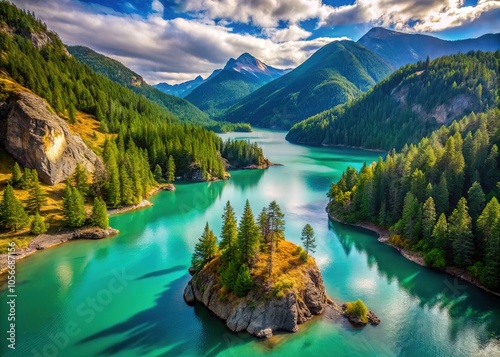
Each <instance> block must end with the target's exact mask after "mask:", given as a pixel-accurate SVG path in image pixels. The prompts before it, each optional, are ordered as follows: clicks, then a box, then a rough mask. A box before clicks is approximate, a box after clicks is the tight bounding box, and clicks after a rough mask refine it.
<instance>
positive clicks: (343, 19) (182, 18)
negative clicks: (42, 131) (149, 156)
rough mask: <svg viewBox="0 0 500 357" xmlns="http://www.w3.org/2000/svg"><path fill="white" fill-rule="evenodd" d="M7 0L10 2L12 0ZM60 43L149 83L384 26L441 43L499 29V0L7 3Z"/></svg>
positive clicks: (277, 60) (286, 55)
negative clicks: (53, 33)
mask: <svg viewBox="0 0 500 357" xmlns="http://www.w3.org/2000/svg"><path fill="white" fill-rule="evenodd" d="M11 1H12V0H11ZM13 2H14V3H15V4H16V5H18V6H19V7H22V8H25V9H28V10H30V11H34V12H35V14H36V15H37V16H38V17H39V18H40V19H41V20H43V21H44V22H46V23H47V24H48V26H49V28H50V29H52V30H54V31H56V32H57V33H59V35H60V36H61V38H62V40H63V41H64V42H65V43H66V44H70V45H75V44H80V45H85V46H88V47H91V48H92V49H94V50H96V51H98V52H101V53H103V54H105V55H107V56H110V57H112V58H115V59H117V60H119V61H120V62H122V63H124V64H125V65H126V66H127V67H130V68H131V69H133V70H134V71H136V72H137V73H139V74H141V75H142V76H143V77H144V78H145V79H146V81H148V82H149V83H152V84H154V83H157V82H160V81H167V82H169V83H178V82H182V81H185V80H189V79H192V78H194V77H196V76H197V75H198V74H201V75H202V76H203V77H206V76H208V75H209V74H210V73H211V72H212V71H213V70H214V69H216V68H220V67H223V66H224V64H225V63H226V62H227V60H228V59H229V58H231V57H235V58H236V57H238V56H239V55H240V54H241V53H243V52H249V53H251V54H253V55H254V56H256V57H257V58H259V59H261V60H262V61H264V62H265V63H267V64H269V65H272V66H275V67H278V68H288V67H294V66H296V65H298V64H300V63H301V62H303V61H304V60H305V59H307V58H308V57H309V56H310V55H311V54H312V53H313V52H314V51H316V50H317V49H318V48H319V47H321V46H323V45H325V44H327V43H329V42H331V41H334V40H337V39H346V38H347V39H352V40H357V39H359V38H360V37H361V36H362V35H363V34H364V33H366V32H367V31H368V30H369V29H370V28H371V27H374V26H383V27H386V28H390V29H395V30H398V31H402V32H408V33H415V32H418V33H425V34H431V35H433V36H436V37H440V38H443V39H461V38H470V37H478V36H481V35H483V34H485V33H498V32H500V21H498V19H500V0H444V1H443V0H442V1H436V0H415V1H409V0H323V1H321V0H240V1H237V0H153V1H151V0H116V1H115V0H13Z"/></svg>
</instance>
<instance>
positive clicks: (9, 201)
mask: <svg viewBox="0 0 500 357" xmlns="http://www.w3.org/2000/svg"><path fill="white" fill-rule="evenodd" d="M0 218H1V223H0V224H1V225H2V226H3V228H5V229H7V230H14V232H17V230H18V229H21V228H24V227H26V225H27V224H28V214H27V213H26V211H25V210H24V207H23V205H22V204H21V202H19V200H18V199H17V198H16V196H15V194H14V189H13V188H12V186H11V185H10V184H7V187H6V188H5V191H4V192H3V199H2V201H1V202H0Z"/></svg>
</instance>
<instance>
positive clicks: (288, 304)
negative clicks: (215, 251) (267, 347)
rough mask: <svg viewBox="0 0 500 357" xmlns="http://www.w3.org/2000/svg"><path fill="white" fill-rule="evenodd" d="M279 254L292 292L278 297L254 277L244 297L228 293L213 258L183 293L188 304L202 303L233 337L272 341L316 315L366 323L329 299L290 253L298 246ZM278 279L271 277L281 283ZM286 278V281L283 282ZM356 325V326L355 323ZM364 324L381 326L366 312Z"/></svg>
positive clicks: (315, 273) (319, 280)
mask: <svg viewBox="0 0 500 357" xmlns="http://www.w3.org/2000/svg"><path fill="white" fill-rule="evenodd" d="M281 245H282V246H281V248H280V249H282V251H284V250H287V251H289V252H290V253H288V254H289V255H288V257H287V258H286V259H287V260H288V259H289V261H290V262H291V264H290V265H289V266H288V268H287V269H286V270H285V271H282V274H286V275H287V276H288V277H290V276H293V279H294V280H293V281H294V282H293V283H291V285H290V288H288V289H286V290H284V291H281V290H280V292H279V293H277V291H276V290H275V286H274V284H273V283H272V282H270V281H269V280H268V278H266V277H264V276H261V275H256V276H254V277H253V279H254V287H253V288H252V289H251V290H250V291H249V292H248V294H247V295H245V296H243V297H238V296H236V295H235V294H233V293H231V292H229V291H228V290H227V289H226V288H225V287H223V286H222V283H221V282H220V279H219V268H220V265H221V261H220V257H216V258H214V259H213V260H212V261H210V262H209V263H207V264H206V265H205V267H204V268H203V269H202V270H201V271H199V272H196V273H194V271H191V270H190V273H194V275H193V278H192V279H191V280H190V281H189V282H188V284H187V286H186V288H185V289H184V300H185V301H186V303H187V304H189V305H193V304H195V303H201V304H202V305H204V306H205V307H206V308H208V309H209V310H210V311H211V312H212V313H213V314H215V315H216V316H217V317H218V318H220V319H221V320H223V321H224V322H225V323H226V326H227V327H228V328H229V329H230V330H231V331H233V332H243V331H246V332H248V333H249V334H251V335H253V336H255V337H258V338H270V337H272V336H273V335H274V334H275V333H276V332H279V331H284V332H296V331H298V329H299V327H298V325H300V324H303V323H305V322H307V321H309V320H311V319H312V318H313V317H314V316H318V315H323V314H325V315H326V317H328V318H332V319H333V318H337V317H339V316H340V317H344V318H346V319H348V320H349V321H351V323H352V324H353V325H354V326H357V327H359V326H363V325H365V324H366V323H364V322H362V321H360V319H359V318H358V319H357V318H356V317H355V316H350V315H349V314H347V312H346V311H344V310H343V309H342V308H341V305H339V304H338V303H336V302H335V301H333V300H332V299H330V298H329V297H328V296H327V294H326V291H325V287H324V284H323V277H322V276H321V272H320V271H319V269H318V267H317V265H316V263H315V261H314V259H313V258H311V257H310V258H309V260H308V262H307V263H305V262H301V261H300V258H299V257H298V256H294V255H293V253H292V252H294V251H296V248H297V246H295V245H294V244H293V243H290V242H287V241H284V242H282V243H281ZM280 279H282V277H274V278H273V281H275V282H276V281H280ZM287 279H290V278H287ZM358 320H359V321H358ZM368 322H369V323H371V324H379V323H380V320H379V319H378V318H377V317H376V316H375V314H374V313H373V312H372V311H370V312H369V314H368Z"/></svg>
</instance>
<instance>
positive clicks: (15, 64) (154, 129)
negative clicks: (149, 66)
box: [0, 2, 223, 178]
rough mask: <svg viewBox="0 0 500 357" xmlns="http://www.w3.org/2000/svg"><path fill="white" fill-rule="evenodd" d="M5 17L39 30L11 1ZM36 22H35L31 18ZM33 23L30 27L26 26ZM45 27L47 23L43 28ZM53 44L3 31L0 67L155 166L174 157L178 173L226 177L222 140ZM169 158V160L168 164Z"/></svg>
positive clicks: (0, 10)
mask: <svg viewBox="0 0 500 357" xmlns="http://www.w3.org/2000/svg"><path fill="white" fill-rule="evenodd" d="M0 18H1V19H3V20H4V21H6V22H7V23H8V24H9V26H11V27H12V28H14V29H18V32H20V33H23V31H31V29H33V30H35V31H36V30H37V27H35V26H34V25H32V24H31V23H36V22H34V20H33V19H32V16H31V15H28V14H26V13H24V12H23V11H21V10H18V9H17V8H16V7H14V6H13V5H11V4H9V3H7V2H1V3H0ZM26 18H30V19H31V20H26ZM26 21H29V23H30V24H31V25H30V27H29V28H24V27H23V26H24V23H25V22H26ZM39 26H40V27H41V25H39ZM49 35H50V36H51V42H52V43H51V44H50V45H47V46H44V47H43V48H42V49H41V50H38V49H36V48H35V47H34V46H33V44H32V43H31V41H30V40H29V39H27V38H26V37H24V36H21V35H17V34H16V35H14V36H10V35H9V34H8V33H6V32H0V48H1V49H2V53H3V55H2V56H1V57H0V68H3V69H5V70H7V72H8V73H9V74H10V75H11V76H12V78H13V79H14V80H16V81H17V82H18V83H20V84H21V85H24V86H26V87H28V88H30V89H31V90H33V91H34V92H35V93H37V94H39V95H41V96H42V97H43V98H45V99H46V100H47V101H48V102H49V103H50V104H51V105H52V107H53V108H54V110H55V111H56V112H57V113H59V114H62V115H66V116H68V117H69V120H70V121H71V120H75V118H74V117H73V118H72V116H74V113H75V109H78V110H81V111H84V112H86V113H90V114H93V115H95V116H96V118H97V120H99V121H100V122H101V130H102V131H104V132H111V133H119V135H120V136H124V141H126V142H128V141H129V138H133V140H134V141H135V143H136V144H137V145H138V146H139V147H141V148H145V149H147V150H148V154H149V160H150V163H151V165H156V164H159V165H165V164H166V159H165V158H168V156H169V155H172V156H173V157H174V159H175V160H176V164H177V168H178V171H179V173H180V174H181V175H185V176H186V178H189V177H190V175H191V172H192V170H193V167H195V168H196V169H201V170H204V171H206V172H207V174H208V175H209V176H215V177H221V178H222V177H223V163H222V159H221V157H220V155H219V153H218V150H217V147H218V145H220V139H219V138H218V137H217V136H216V135H215V134H213V133H211V132H208V131H207V130H204V129H202V128H198V127H194V126H191V125H187V124H179V123H177V122H178V119H177V118H176V117H175V116H174V115H173V114H172V113H170V112H169V111H167V110H166V109H164V108H162V107H161V106H159V105H156V104H154V103H152V102H150V101H149V100H147V99H146V98H144V97H143V96H140V95H137V94H135V93H133V92H132V91H130V90H129V89H127V88H124V87H122V86H120V85H118V84H116V83H114V82H112V81H110V80H109V79H107V78H105V77H103V76H101V75H98V74H96V73H95V72H93V71H92V70H91V69H90V68H89V67H87V66H85V65H83V64H81V63H80V62H78V61H77V60H76V59H74V58H72V57H68V56H67V54H66V52H65V48H64V46H63V44H62V43H61V41H60V40H59V39H58V38H57V36H56V35H53V34H49ZM162 160H163V161H162Z"/></svg>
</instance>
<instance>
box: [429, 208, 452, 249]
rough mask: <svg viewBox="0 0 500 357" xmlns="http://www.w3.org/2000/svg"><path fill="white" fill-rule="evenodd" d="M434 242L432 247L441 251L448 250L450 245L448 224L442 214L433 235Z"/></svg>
mask: <svg viewBox="0 0 500 357" xmlns="http://www.w3.org/2000/svg"><path fill="white" fill-rule="evenodd" d="M431 238H432V241H431V246H432V247H434V248H439V249H442V250H444V249H446V246H447V245H448V222H447V221H446V216H445V214H444V213H441V215H440V216H439V218H438V220H437V222H436V224H435V225H434V228H433V230H432V235H431Z"/></svg>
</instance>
